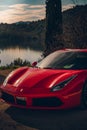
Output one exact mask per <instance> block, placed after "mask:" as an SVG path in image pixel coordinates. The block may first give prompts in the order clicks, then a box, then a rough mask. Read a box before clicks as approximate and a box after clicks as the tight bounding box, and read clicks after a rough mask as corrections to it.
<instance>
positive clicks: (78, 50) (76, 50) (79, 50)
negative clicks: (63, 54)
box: [62, 48, 87, 52]
mask: <svg viewBox="0 0 87 130" xmlns="http://www.w3.org/2000/svg"><path fill="white" fill-rule="evenodd" d="M62 50H63V51H67V52H68V51H69V52H70V51H74V52H87V49H67V48H65V49H62Z"/></svg>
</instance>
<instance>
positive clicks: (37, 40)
mask: <svg viewBox="0 0 87 130" xmlns="http://www.w3.org/2000/svg"><path fill="white" fill-rule="evenodd" d="M44 24H45V22H44V20H39V21H36V22H21V23H20V22H19V23H14V24H4V23H1V24H0V47H6V46H17V45H19V46H23V47H31V48H34V49H43V47H44V39H45V38H44V37H45V25H44Z"/></svg>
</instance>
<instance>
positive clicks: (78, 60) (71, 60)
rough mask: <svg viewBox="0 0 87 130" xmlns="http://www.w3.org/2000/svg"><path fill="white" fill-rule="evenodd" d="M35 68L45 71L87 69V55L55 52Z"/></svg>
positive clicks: (84, 53) (83, 53)
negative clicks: (45, 69)
mask: <svg viewBox="0 0 87 130" xmlns="http://www.w3.org/2000/svg"><path fill="white" fill-rule="evenodd" d="M37 66H38V67H40V68H47V69H49V68H51V69H87V53H86V52H73V51H71V52H64V51H56V52H54V53H52V54H50V55H49V56H47V57H46V58H44V59H43V60H42V61H41V62H40V63H39V64H38V65H37Z"/></svg>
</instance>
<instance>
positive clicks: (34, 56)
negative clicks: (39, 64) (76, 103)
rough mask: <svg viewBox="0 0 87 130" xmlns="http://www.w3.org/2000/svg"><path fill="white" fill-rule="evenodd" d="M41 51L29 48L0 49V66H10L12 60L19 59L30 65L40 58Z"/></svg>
mask: <svg viewBox="0 0 87 130" xmlns="http://www.w3.org/2000/svg"><path fill="white" fill-rule="evenodd" d="M41 55H42V51H40V50H33V49H30V48H19V47H15V48H13V47H10V48H4V49H0V60H1V63H0V66H4V65H6V64H10V63H11V62H12V61H14V59H18V58H21V59H22V60H28V61H30V62H31V63H32V62H34V61H36V60H39V59H40V58H41Z"/></svg>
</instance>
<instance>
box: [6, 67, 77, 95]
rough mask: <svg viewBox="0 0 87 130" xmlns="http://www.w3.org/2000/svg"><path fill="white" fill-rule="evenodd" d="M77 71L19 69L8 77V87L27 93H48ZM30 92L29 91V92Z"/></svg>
mask: <svg viewBox="0 0 87 130" xmlns="http://www.w3.org/2000/svg"><path fill="white" fill-rule="evenodd" d="M77 72H78V71H73V70H72V71H71V70H52V69H40V68H28V67H26V68H21V69H18V70H16V71H14V72H13V73H12V74H11V75H10V76H8V77H9V78H8V77H7V78H8V82H7V84H8V85H11V86H13V87H14V88H16V89H15V90H18V91H24V92H25V93H29V92H32V91H34V92H38V91H42V92H44V91H45V90H47V91H49V89H50V88H51V87H53V86H54V85H56V84H58V83H60V82H61V81H63V80H65V79H67V78H69V77H70V76H72V75H73V74H76V73H77ZM8 85H7V86H8ZM30 90H31V91H30Z"/></svg>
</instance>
